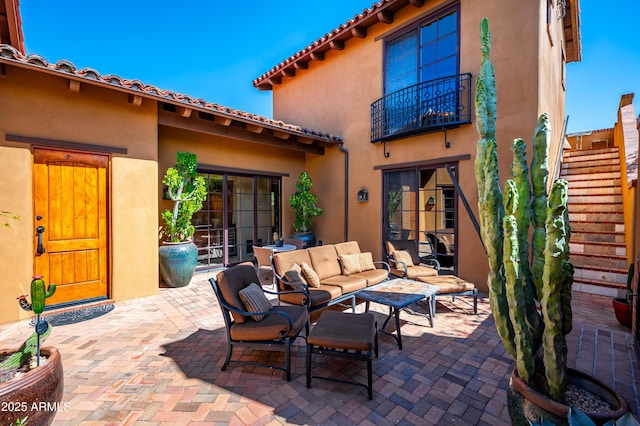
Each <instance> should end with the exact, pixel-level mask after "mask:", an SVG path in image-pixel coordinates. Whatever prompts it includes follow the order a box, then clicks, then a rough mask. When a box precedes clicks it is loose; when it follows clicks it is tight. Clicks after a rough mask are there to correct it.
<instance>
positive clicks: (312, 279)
mask: <svg viewBox="0 0 640 426" xmlns="http://www.w3.org/2000/svg"><path fill="white" fill-rule="evenodd" d="M300 268H302V275H304V278H305V279H306V280H307V283H308V284H309V285H310V286H312V287H315V288H319V287H320V277H319V276H318V274H317V273H316V271H314V270H313V268H312V267H311V266H309V264H308V263H307V262H302V264H301V265H300Z"/></svg>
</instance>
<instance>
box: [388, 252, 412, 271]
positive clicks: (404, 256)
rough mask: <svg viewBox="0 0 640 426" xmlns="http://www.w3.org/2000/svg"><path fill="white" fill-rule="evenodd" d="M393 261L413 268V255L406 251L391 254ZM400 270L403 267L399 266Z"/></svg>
mask: <svg viewBox="0 0 640 426" xmlns="http://www.w3.org/2000/svg"><path fill="white" fill-rule="evenodd" d="M391 256H392V257H393V260H395V261H396V262H403V263H404V264H406V265H407V268H410V267H412V266H413V259H412V258H411V254H410V253H409V252H408V251H406V250H396V251H394V252H393V253H391ZM397 267H398V268H400V267H402V266H401V265H397Z"/></svg>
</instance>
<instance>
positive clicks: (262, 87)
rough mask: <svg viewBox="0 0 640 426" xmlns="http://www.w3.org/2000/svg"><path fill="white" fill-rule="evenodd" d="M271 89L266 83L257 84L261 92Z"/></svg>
mask: <svg viewBox="0 0 640 426" xmlns="http://www.w3.org/2000/svg"><path fill="white" fill-rule="evenodd" d="M272 89H273V84H270V83H269V82H268V81H267V82H262V83H260V84H258V90H260V91H261V92H266V91H268V90H272Z"/></svg>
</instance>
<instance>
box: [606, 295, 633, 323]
mask: <svg viewBox="0 0 640 426" xmlns="http://www.w3.org/2000/svg"><path fill="white" fill-rule="evenodd" d="M611 304H612V305H613V313H614V314H616V319H617V320H618V322H619V323H620V325H623V326H625V327H631V303H629V302H627V299H612V300H611Z"/></svg>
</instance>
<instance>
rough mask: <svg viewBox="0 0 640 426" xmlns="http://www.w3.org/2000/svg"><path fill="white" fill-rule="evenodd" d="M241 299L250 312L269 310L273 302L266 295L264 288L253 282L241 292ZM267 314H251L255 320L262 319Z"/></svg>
mask: <svg viewBox="0 0 640 426" xmlns="http://www.w3.org/2000/svg"><path fill="white" fill-rule="evenodd" d="M239 296H240V300H242V303H243V304H244V306H245V308H246V310H247V311H248V312H267V311H270V310H271V302H269V299H267V297H266V296H265V295H264V292H263V291H262V288H261V287H260V286H259V285H258V284H256V283H251V284H249V285H248V286H247V287H245V288H243V289H242V290H240V292H239ZM264 317H265V315H251V318H253V320H254V321H262V320H263V319H264Z"/></svg>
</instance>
